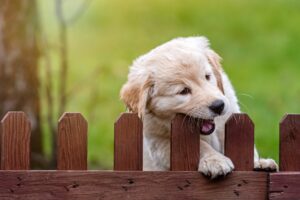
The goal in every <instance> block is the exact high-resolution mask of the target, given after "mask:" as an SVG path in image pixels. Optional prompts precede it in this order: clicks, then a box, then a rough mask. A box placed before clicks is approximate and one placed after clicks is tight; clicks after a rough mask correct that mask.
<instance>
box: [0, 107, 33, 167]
mask: <svg viewBox="0 0 300 200" xmlns="http://www.w3.org/2000/svg"><path fill="white" fill-rule="evenodd" d="M0 132H1V170H26V169H29V168H30V122H29V121H28V119H27V117H26V115H25V113H24V112H8V113H7V114H6V115H5V116H4V118H3V119H2V121H1V131H0Z"/></svg>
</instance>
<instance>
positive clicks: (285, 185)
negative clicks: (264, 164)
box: [269, 172, 300, 200]
mask: <svg viewBox="0 0 300 200" xmlns="http://www.w3.org/2000/svg"><path fill="white" fill-rule="evenodd" d="M299 188H300V172H279V173H273V174H272V173H271V174H270V186H269V199H270V200H273V199H274V200H276V199H280V200H296V199H297V200H298V199H300V192H299Z"/></svg>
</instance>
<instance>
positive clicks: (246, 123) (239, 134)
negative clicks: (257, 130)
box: [225, 113, 254, 171]
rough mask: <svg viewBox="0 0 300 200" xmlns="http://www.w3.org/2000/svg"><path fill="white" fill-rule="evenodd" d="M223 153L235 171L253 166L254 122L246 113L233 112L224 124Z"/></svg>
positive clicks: (249, 168) (247, 169) (250, 168)
mask: <svg viewBox="0 0 300 200" xmlns="http://www.w3.org/2000/svg"><path fill="white" fill-rule="evenodd" d="M225 155H226V156H228V157H229V158H230V159H231V160H232V162H233V164H234V167H235V170H236V171H251V170H253V167H254V162H253V158H254V124H253V122H252V120H251V119H250V118H249V116H248V115H247V114H243V113H238V114H233V115H232V116H231V117H230V118H229V119H228V121H227V122H226V125H225Z"/></svg>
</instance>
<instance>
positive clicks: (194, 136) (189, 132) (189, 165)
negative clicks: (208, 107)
mask: <svg viewBox="0 0 300 200" xmlns="http://www.w3.org/2000/svg"><path fill="white" fill-rule="evenodd" d="M195 120H196V119H193V120H191V119H189V118H188V116H185V115H182V114H177V115H176V117H175V119H173V121H172V125H171V166H170V169H171V170H172V171H197V170H198V164H199V158H200V131H199V130H200V129H199V128H198V126H197V123H190V122H192V121H194V122H195Z"/></svg>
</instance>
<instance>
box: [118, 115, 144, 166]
mask: <svg viewBox="0 0 300 200" xmlns="http://www.w3.org/2000/svg"><path fill="white" fill-rule="evenodd" d="M142 169H143V124H142V121H141V120H140V119H139V118H138V116H137V114H133V113H123V114H122V115H121V116H120V117H119V119H118V120H117V121H116V122H115V142H114V170H128V171H130V170H142Z"/></svg>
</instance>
